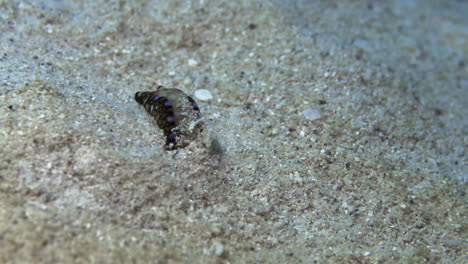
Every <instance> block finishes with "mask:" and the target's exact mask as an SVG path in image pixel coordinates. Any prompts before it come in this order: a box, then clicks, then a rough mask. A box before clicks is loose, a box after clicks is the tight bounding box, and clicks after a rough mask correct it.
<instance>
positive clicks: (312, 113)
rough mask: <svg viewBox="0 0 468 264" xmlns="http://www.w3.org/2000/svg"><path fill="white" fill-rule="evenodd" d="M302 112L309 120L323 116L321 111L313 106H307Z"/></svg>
mask: <svg viewBox="0 0 468 264" xmlns="http://www.w3.org/2000/svg"><path fill="white" fill-rule="evenodd" d="M302 114H303V115H304V117H305V118H306V119H307V120H317V119H319V118H321V117H322V115H321V114H320V111H319V110H317V109H313V108H307V109H306V110H304V111H302Z"/></svg>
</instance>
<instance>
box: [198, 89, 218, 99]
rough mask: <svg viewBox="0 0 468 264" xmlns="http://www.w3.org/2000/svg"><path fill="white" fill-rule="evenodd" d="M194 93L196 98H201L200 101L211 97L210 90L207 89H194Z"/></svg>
mask: <svg viewBox="0 0 468 264" xmlns="http://www.w3.org/2000/svg"><path fill="white" fill-rule="evenodd" d="M194 95H195V97H197V99H199V100H202V101H208V100H211V99H213V96H212V95H211V92H210V91H208V90H207V89H199V90H196V91H195V93H194Z"/></svg>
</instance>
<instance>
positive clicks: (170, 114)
mask: <svg viewBox="0 0 468 264" xmlns="http://www.w3.org/2000/svg"><path fill="white" fill-rule="evenodd" d="M135 100H136V101H137V102H138V103H139V104H142V105H143V106H144V107H145V109H146V111H147V112H148V113H149V114H151V115H152V116H153V117H154V119H155V120H156V123H157V124H158V126H159V127H160V128H161V129H162V130H163V132H164V135H165V136H166V148H167V149H169V150H172V149H176V148H179V147H185V146H186V145H188V143H189V142H188V141H189V138H190V137H191V136H192V134H193V133H194V131H193V130H194V127H197V126H196V124H197V123H196V122H197V120H198V119H199V118H200V116H201V113H200V108H199V107H198V104H197V103H196V102H195V100H193V98H192V97H190V96H188V95H186V94H185V93H184V92H182V91H181V90H179V89H175V88H164V87H163V86H159V87H158V88H157V90H156V91H152V92H137V93H136V94H135Z"/></svg>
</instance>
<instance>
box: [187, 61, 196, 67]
mask: <svg viewBox="0 0 468 264" xmlns="http://www.w3.org/2000/svg"><path fill="white" fill-rule="evenodd" d="M188 65H189V66H191V67H195V66H197V65H198V62H197V61H196V60H194V59H189V60H188Z"/></svg>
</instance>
